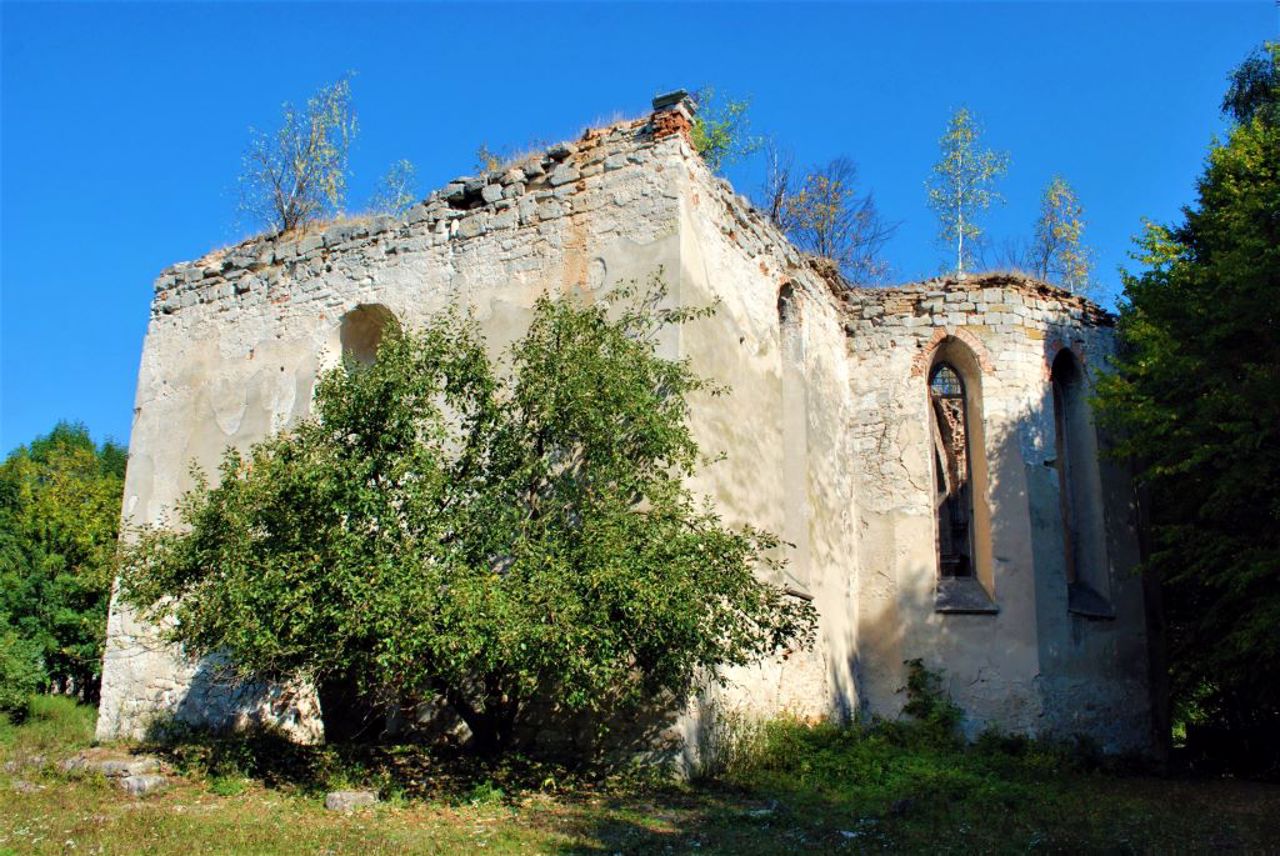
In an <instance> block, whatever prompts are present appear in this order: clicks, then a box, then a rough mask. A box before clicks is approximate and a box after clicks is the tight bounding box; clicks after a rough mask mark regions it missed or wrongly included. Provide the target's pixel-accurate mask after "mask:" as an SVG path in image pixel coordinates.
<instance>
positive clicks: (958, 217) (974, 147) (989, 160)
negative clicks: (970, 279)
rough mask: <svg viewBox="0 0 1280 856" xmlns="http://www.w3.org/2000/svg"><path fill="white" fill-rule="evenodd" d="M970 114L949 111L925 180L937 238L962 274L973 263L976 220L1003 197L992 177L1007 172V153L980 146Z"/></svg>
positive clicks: (979, 231) (977, 229) (977, 233)
mask: <svg viewBox="0 0 1280 856" xmlns="http://www.w3.org/2000/svg"><path fill="white" fill-rule="evenodd" d="M980 136H981V131H980V129H979V127H978V124H977V121H976V120H975V119H974V117H973V114H972V113H970V112H969V111H968V110H967V109H965V108H963V107H961V108H960V109H958V110H956V111H955V113H953V114H952V115H951V120H950V121H949V122H948V123H947V130H946V131H945V132H944V133H943V135H942V137H941V138H939V140H938V146H939V148H940V149H941V151H942V156H941V157H940V158H939V159H938V162H937V163H936V164H934V165H933V175H932V176H931V177H930V178H929V180H928V181H927V182H925V188H926V190H927V192H928V197H929V207H930V208H932V209H933V211H934V213H936V214H937V215H938V221H939V224H940V227H941V228H940V229H939V231H938V238H939V240H941V241H942V242H943V244H945V245H947V246H954V247H955V259H956V266H955V270H956V273H957V274H961V275H963V274H964V272H965V266H966V264H968V265H969V266H970V267H972V260H973V251H974V246H973V245H974V242H975V241H976V240H977V239H978V238H980V237H981V236H982V229H981V227H980V226H979V225H978V223H977V219H978V217H979V216H980V215H981V214H982V212H983V211H986V210H987V209H988V208H990V207H991V205H992V203H994V202H1003V201H1004V198H1003V197H1002V196H1001V195H1000V194H999V193H998V192H997V191H996V190H995V182H996V179H998V178H1000V177H1001V176H1003V175H1004V174H1005V173H1006V172H1008V171H1009V155H1008V154H1006V153H1003V152H996V151H992V150H990V149H984V148H982V147H981V146H980V144H979V138H980Z"/></svg>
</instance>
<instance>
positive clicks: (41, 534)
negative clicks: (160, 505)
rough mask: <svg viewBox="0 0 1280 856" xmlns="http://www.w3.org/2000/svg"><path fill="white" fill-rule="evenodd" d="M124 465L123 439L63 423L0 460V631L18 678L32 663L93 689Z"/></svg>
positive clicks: (84, 691)
mask: <svg viewBox="0 0 1280 856" xmlns="http://www.w3.org/2000/svg"><path fill="white" fill-rule="evenodd" d="M124 467H125V452H124V449H123V448H121V447H120V446H117V445H115V444H114V443H110V442H107V443H104V444H103V445H101V446H96V445H95V444H94V443H93V441H92V440H91V439H90V437H89V433H88V431H87V430H86V429H85V428H84V426H83V425H71V424H66V423H60V424H59V425H58V426H57V427H55V428H54V429H53V431H52V432H50V433H49V434H47V435H45V436H43V437H40V438H38V439H36V440H35V441H33V442H32V443H31V444H30V445H29V446H21V447H19V448H18V449H16V450H15V451H14V452H12V453H11V454H10V455H9V456H8V458H6V459H5V461H4V463H3V464H0V636H3V637H4V643H3V647H4V651H5V653H4V655H3V656H4V660H5V663H6V665H5V672H6V674H7V675H13V674H22V675H25V677H24V678H23V685H24V686H29V685H30V683H31V681H32V680H33V679H32V677H31V676H32V675H33V674H34V672H33V671H32V668H31V665H32V663H33V662H34V663H35V664H37V665H39V666H40V667H41V668H42V669H43V673H44V677H43V680H44V681H47V680H52V681H53V682H54V683H55V685H57V686H58V687H61V688H63V689H74V690H75V691H76V692H77V693H78V694H80V695H81V696H83V697H84V698H86V699H88V700H93V699H96V698H97V693H98V678H99V675H100V672H101V666H102V647H103V641H104V638H105V634H106V621H107V601H108V597H109V595H110V591H111V578H112V573H113V568H114V565H113V554H114V551H115V545H116V535H117V532H118V529H119V519H120V501H121V495H122V493H123V486H124ZM32 652H35V653H34V656H35V658H36V659H34V660H33V654H32ZM22 664H25V665H22Z"/></svg>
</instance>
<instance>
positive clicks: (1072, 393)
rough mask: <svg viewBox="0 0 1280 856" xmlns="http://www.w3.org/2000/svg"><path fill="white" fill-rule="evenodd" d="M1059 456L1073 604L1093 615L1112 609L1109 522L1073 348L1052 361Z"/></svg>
mask: <svg viewBox="0 0 1280 856" xmlns="http://www.w3.org/2000/svg"><path fill="white" fill-rule="evenodd" d="M1051 378H1052V385H1053V417H1054V419H1053V421H1054V459H1053V466H1054V469H1055V470H1056V471H1057V475H1058V498H1059V510H1060V513H1061V520H1062V552H1063V564H1064V565H1065V569H1066V578H1067V594H1068V608H1070V609H1071V611H1073V612H1076V613H1079V614H1082V615H1086V616H1088V617H1092V618H1107V617H1110V616H1111V615H1112V614H1113V613H1112V610H1111V605H1110V603H1109V601H1108V590H1109V588H1110V586H1109V585H1108V562H1107V547H1106V521H1105V518H1104V514H1103V500H1102V483H1101V475H1100V473H1099V471H1098V447H1097V437H1096V434H1095V432H1094V428H1093V422H1092V419H1091V418H1090V412H1089V401H1088V391H1087V389H1086V388H1085V382H1084V373H1083V371H1082V370H1081V368H1080V365H1079V364H1078V362H1077V361H1076V358H1075V356H1074V355H1073V354H1072V352H1071V351H1070V350H1068V349H1066V348H1064V349H1062V350H1061V351H1060V352H1059V353H1058V356H1057V357H1056V358H1055V359H1054V361H1053V368H1052V373H1051Z"/></svg>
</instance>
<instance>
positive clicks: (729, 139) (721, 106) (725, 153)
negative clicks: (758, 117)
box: [689, 86, 764, 173]
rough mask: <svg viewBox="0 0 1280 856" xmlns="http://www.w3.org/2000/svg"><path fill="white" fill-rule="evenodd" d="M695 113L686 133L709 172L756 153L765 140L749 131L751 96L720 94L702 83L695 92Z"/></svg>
mask: <svg viewBox="0 0 1280 856" xmlns="http://www.w3.org/2000/svg"><path fill="white" fill-rule="evenodd" d="M694 101H695V102H696V103H697V104H698V112H697V114H696V115H695V116H694V117H693V128H692V129H691V130H690V132H689V136H690V138H691V139H692V141H693V147H694V148H695V149H696V150H697V152H698V154H700V155H702V159H703V160H704V161H706V162H707V166H709V167H710V168H711V171H712V172H716V173H719V172H720V171H721V170H723V169H724V168H725V167H727V166H730V165H731V164H733V163H735V162H737V161H739V160H741V159H743V158H745V157H750V156H751V155H753V154H755V153H756V152H758V151H759V150H760V149H761V147H762V146H763V145H764V140H763V139H762V138H760V137H757V136H754V135H753V134H752V133H751V117H750V113H749V111H750V109H751V99H749V98H743V99H734V98H727V97H722V96H720V95H718V94H717V93H716V89H715V87H712V86H704V87H702V88H701V89H699V90H698V91H697V93H695V94H694Z"/></svg>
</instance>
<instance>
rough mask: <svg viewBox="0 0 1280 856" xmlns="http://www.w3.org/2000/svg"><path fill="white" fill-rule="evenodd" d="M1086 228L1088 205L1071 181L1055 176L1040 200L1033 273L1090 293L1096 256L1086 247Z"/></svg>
mask: <svg viewBox="0 0 1280 856" xmlns="http://www.w3.org/2000/svg"><path fill="white" fill-rule="evenodd" d="M1084 229H1085V220H1084V206H1082V205H1081V204H1080V200H1079V199H1078V198H1077V196H1076V192H1075V190H1074V189H1073V188H1072V187H1071V185H1070V184H1068V183H1067V180H1066V179H1065V178H1063V177H1062V176H1060V175H1055V176H1054V177H1053V178H1052V179H1051V180H1050V181H1049V184H1048V186H1047V187H1045V189H1044V194H1043V195H1042V196H1041V197H1040V217H1039V218H1038V219H1037V220H1036V228H1035V238H1034V240H1033V241H1032V244H1031V249H1030V253H1029V255H1030V261H1031V267H1032V273H1034V274H1035V275H1036V276H1038V277H1040V279H1043V280H1045V281H1047V282H1056V283H1058V284H1059V285H1061V286H1062V287H1063V288H1066V289H1068V290H1070V291H1074V292H1076V293H1077V294H1087V293H1088V292H1089V274H1090V272H1091V271H1092V269H1093V253H1092V251H1091V250H1090V248H1089V247H1088V246H1086V245H1085V244H1084V241H1083V235H1084Z"/></svg>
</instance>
